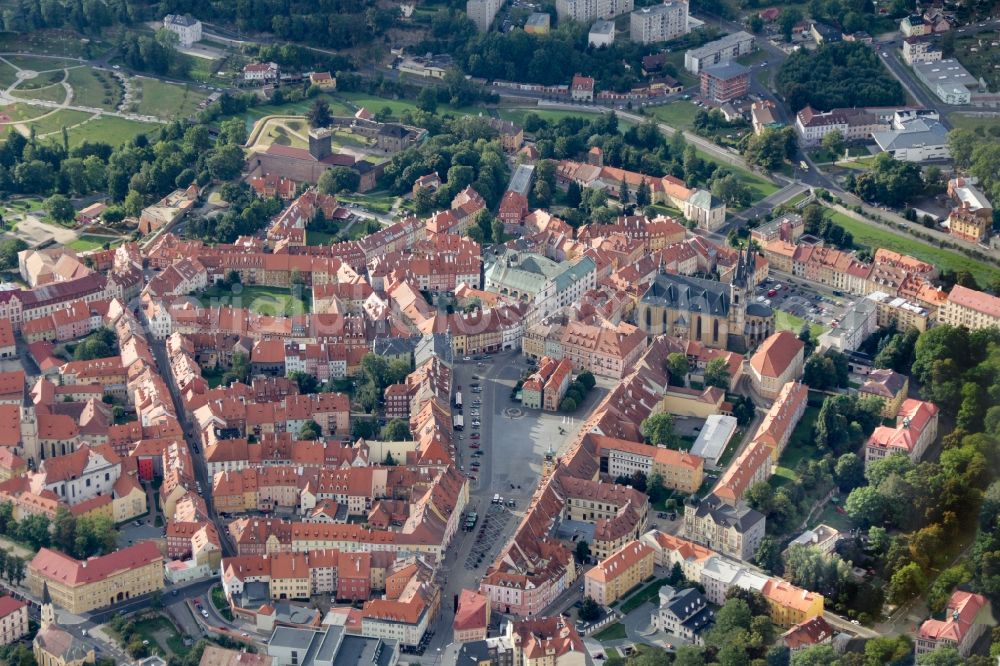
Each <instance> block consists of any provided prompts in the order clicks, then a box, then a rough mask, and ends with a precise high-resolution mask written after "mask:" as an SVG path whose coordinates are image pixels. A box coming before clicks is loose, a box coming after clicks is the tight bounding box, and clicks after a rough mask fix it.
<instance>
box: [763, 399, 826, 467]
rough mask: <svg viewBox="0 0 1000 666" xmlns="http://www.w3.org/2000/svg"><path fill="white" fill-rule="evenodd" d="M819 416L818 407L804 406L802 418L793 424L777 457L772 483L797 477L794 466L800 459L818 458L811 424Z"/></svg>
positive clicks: (818, 453)
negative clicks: (786, 442) (787, 438)
mask: <svg viewBox="0 0 1000 666" xmlns="http://www.w3.org/2000/svg"><path fill="white" fill-rule="evenodd" d="M817 416H819V407H806V411H805V412H804V413H803V414H802V420H800V421H799V422H798V424H796V426H795V430H793V431H792V436H791V438H790V439H789V440H788V446H786V447H785V450H784V451H782V452H781V456H780V457H779V458H778V468H777V469H776V470H775V472H774V476H773V477H772V484H773V485H782V484H784V483H787V482H789V481H794V480H795V479H796V478H797V475H796V474H795V468H796V467H798V464H799V463H800V462H801V461H802V460H806V459H819V458H820V457H821V456H820V452H819V449H818V448H816V442H815V440H814V439H813V436H812V428H813V424H814V423H816V417H817Z"/></svg>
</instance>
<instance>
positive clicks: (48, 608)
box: [41, 582, 56, 629]
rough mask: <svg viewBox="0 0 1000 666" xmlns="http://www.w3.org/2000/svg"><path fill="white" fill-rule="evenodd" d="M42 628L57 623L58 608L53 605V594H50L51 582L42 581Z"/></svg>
mask: <svg viewBox="0 0 1000 666" xmlns="http://www.w3.org/2000/svg"><path fill="white" fill-rule="evenodd" d="M41 611H42V629H44V628H45V627H47V626H49V625H50V624H55V623H56V610H55V607H54V606H53V605H52V595H50V594H49V584H48V583H47V582H43V583H42V608H41Z"/></svg>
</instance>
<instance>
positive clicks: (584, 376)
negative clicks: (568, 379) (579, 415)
mask: <svg viewBox="0 0 1000 666" xmlns="http://www.w3.org/2000/svg"><path fill="white" fill-rule="evenodd" d="M576 381H578V382H580V383H581V384H583V386H584V388H585V389H586V390H587V391H588V392H589V391H592V390H593V389H594V387H595V386H597V380H596V379H595V378H594V373H592V372H591V371H590V370H584V371H583V372H581V373H580V374H578V375H577V376H576Z"/></svg>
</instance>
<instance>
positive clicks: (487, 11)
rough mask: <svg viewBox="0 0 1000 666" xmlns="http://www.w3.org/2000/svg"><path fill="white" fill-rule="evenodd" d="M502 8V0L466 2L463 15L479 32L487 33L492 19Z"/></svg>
mask: <svg viewBox="0 0 1000 666" xmlns="http://www.w3.org/2000/svg"><path fill="white" fill-rule="evenodd" d="M502 6H503V0H467V2H466V3H465V13H466V14H468V15H469V18H470V19H471V20H472V22H473V23H475V24H476V30H478V31H479V32H489V29H490V26H491V25H493V19H495V18H496V16H497V12H499V11H500V7H502Z"/></svg>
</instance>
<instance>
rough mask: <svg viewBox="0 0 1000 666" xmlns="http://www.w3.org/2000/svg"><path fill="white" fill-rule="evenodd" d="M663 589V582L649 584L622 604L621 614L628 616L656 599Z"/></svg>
mask: <svg viewBox="0 0 1000 666" xmlns="http://www.w3.org/2000/svg"><path fill="white" fill-rule="evenodd" d="M661 587H663V581H662V580H654V581H653V582H651V583H647V584H646V586H645V587H642V588H640V589H639V591H638V592H636V593H635V594H633V595H632V596H631V597H629V598H628V599H627V600H626V601H625V603H623V604H622V606H621V612H623V613H625V614H626V615H628V614H629V613H631V612H632V611H634V610H635V609H636V608H638V607H639V606H641V605H643V604H644V603H646V602H647V601H651V600H652V599H655V598H656V595H657V594H659V593H660V588H661ZM609 629H610V627H609Z"/></svg>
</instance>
